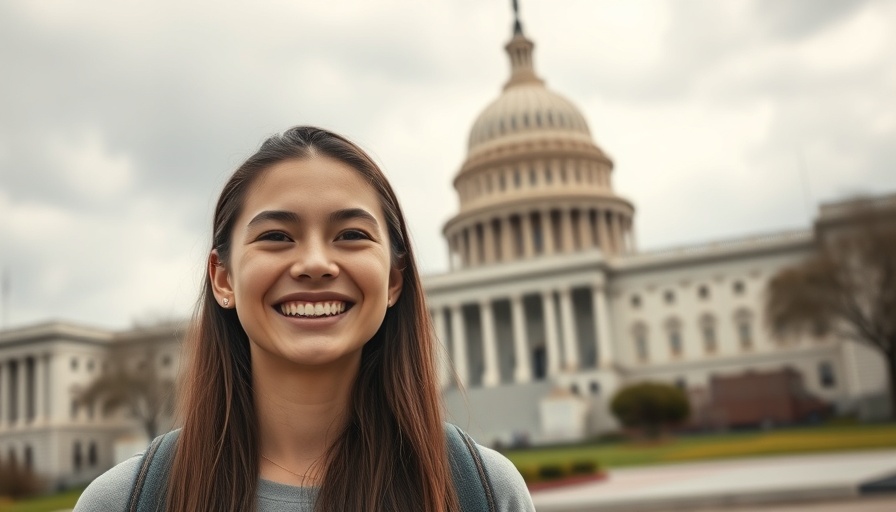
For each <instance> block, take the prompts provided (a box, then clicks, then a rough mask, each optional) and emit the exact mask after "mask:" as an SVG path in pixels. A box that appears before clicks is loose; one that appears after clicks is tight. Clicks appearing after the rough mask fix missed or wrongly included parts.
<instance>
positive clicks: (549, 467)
mask: <svg viewBox="0 0 896 512" xmlns="http://www.w3.org/2000/svg"><path fill="white" fill-rule="evenodd" d="M564 476H566V471H564V470H563V466H561V465H559V464H545V465H544V466H541V467H540V468H538V477H539V479H541V480H556V479H558V478H563V477H564Z"/></svg>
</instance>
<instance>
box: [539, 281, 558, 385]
mask: <svg viewBox="0 0 896 512" xmlns="http://www.w3.org/2000/svg"><path fill="white" fill-rule="evenodd" d="M541 307H542V310H543V312H544V335H545V342H546V343H547V356H548V376H554V375H557V373H558V372H559V370H560V345H559V344H558V342H557V313H556V311H555V310H554V292H553V291H550V290H548V291H544V292H542V293H541Z"/></svg>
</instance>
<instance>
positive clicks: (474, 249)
mask: <svg viewBox="0 0 896 512" xmlns="http://www.w3.org/2000/svg"><path fill="white" fill-rule="evenodd" d="M467 229H468V231H469V233H470V266H471V267H472V266H476V265H482V260H481V259H480V258H479V255H480V254H481V253H480V251H479V230H478V229H476V224H472V225H471V226H470V227H469V228H467Z"/></svg>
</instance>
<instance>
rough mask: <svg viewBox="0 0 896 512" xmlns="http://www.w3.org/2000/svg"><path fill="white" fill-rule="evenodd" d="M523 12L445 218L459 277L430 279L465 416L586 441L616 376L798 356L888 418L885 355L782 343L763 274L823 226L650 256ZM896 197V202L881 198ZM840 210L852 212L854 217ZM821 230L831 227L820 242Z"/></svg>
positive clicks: (499, 430) (470, 422) (540, 437)
mask: <svg viewBox="0 0 896 512" xmlns="http://www.w3.org/2000/svg"><path fill="white" fill-rule="evenodd" d="M533 47H534V45H533V43H532V42H531V41H530V40H528V39H527V38H526V37H525V36H524V34H523V31H522V28H521V26H520V23H519V21H517V22H516V24H515V27H514V34H513V37H512V39H511V40H510V42H509V43H508V44H507V46H506V47H505V49H506V51H507V54H508V56H509V57H510V65H511V73H510V78H509V80H508V81H507V83H506V84H505V85H504V89H503V92H502V93H501V95H500V96H499V97H498V98H497V99H496V100H495V101H493V102H492V103H491V104H490V105H488V106H487V107H486V108H485V110H483V111H482V113H481V114H480V115H479V117H478V118H477V119H476V121H475V122H474V124H473V128H472V129H471V131H470V137H469V145H468V153H467V157H466V160H465V161H464V163H463V164H462V166H461V168H460V171H459V172H458V173H457V176H456V178H455V180H454V187H455V189H456V190H457V193H458V196H459V199H460V211H459V212H458V213H457V215H455V216H454V217H453V218H451V219H450V220H449V221H448V222H447V223H446V225H445V228H444V235H445V238H446V240H447V242H448V247H449V259H450V262H451V270H450V271H449V272H448V273H446V274H442V275H432V276H428V277H427V278H426V279H425V286H426V292H427V297H428V299H429V304H430V308H431V313H432V316H433V323H434V325H435V327H436V330H437V334H438V337H439V339H440V340H442V342H443V345H444V348H445V353H446V354H447V356H446V359H450V363H449V364H446V365H445V366H446V368H450V367H453V369H454V373H455V375H456V377H457V379H458V380H459V381H460V382H461V383H462V384H463V387H464V388H465V389H466V391H465V392H461V391H458V390H457V389H456V388H455V387H454V386H453V384H452V377H451V372H450V371H446V372H445V373H444V374H443V379H444V380H443V382H444V385H445V393H444V395H445V398H446V401H447V403H448V409H449V412H450V413H451V415H452V417H453V419H454V420H455V421H456V422H458V423H459V424H461V425H464V426H466V427H467V428H468V429H469V430H470V431H471V433H472V434H473V435H474V437H477V438H478V439H479V440H480V441H482V442H495V441H501V442H513V441H515V440H518V439H519V438H520V436H522V437H524V438H525V439H527V440H529V441H532V442H547V441H553V440H558V439H564V438H580V437H582V436H584V435H589V434H594V433H598V432H601V431H604V430H608V429H613V428H615V422H614V421H613V419H612V417H611V415H610V414H609V412H608V407H607V401H608V399H609V398H610V397H611V396H612V394H613V392H614V391H615V390H616V389H618V388H619V386H620V385H623V384H626V383H632V382H637V381H642V380H656V381H665V382H669V383H676V384H678V385H679V386H681V387H683V388H685V389H687V390H689V391H693V392H698V391H701V390H702V391H703V392H705V390H706V389H707V387H708V385H709V380H710V378H711V377H713V376H725V375H736V374H740V373H743V372H745V371H748V370H753V371H765V370H781V369H784V368H785V367H792V368H794V369H796V370H798V372H799V373H801V374H802V376H803V381H804V383H805V385H806V387H807V389H808V391H809V392H810V393H812V394H813V395H815V396H816V397H818V398H820V399H822V400H824V401H826V402H830V403H832V404H834V405H835V406H836V408H837V410H838V411H840V412H843V413H847V412H853V413H856V414H859V415H860V416H863V417H871V416H875V415H881V414H885V413H886V411H885V407H886V405H885V404H886V400H885V397H886V389H887V388H886V386H887V380H886V379H887V376H886V373H885V366H884V362H883V359H882V358H881V357H879V356H878V354H877V353H876V352H873V351H872V350H870V349H868V348H866V347H864V346H859V345H856V344H854V343H850V342H844V341H841V340H836V339H830V338H825V339H808V338H807V339H801V340H788V341H786V342H782V341H779V340H775V339H773V338H772V337H771V336H770V335H769V333H768V332H767V331H766V329H765V324H764V321H763V318H762V316H763V293H764V290H765V285H766V282H767V281H768V279H769V278H770V277H772V276H773V275H774V274H775V273H776V272H777V271H778V270H780V269H782V268H784V267H786V266H790V265H794V264H797V263H799V262H800V261H801V260H803V259H804V258H806V257H808V256H810V255H811V254H812V253H813V251H814V250H815V249H814V248H815V244H816V243H817V239H816V237H817V236H823V233H824V226H825V225H827V224H829V222H828V221H829V220H830V219H831V218H834V217H837V216H838V215H839V214H838V209H837V205H825V206H822V209H821V215H820V218H819V223H818V225H817V226H816V227H817V228H818V229H816V230H811V229H807V230H805V231H798V232H788V233H775V234H769V235H765V236H760V237H753V238H748V239H740V240H728V241H722V242H717V243H712V244H709V245H705V246H693V247H684V248H681V249H675V250H667V251H657V252H646V253H642V252H638V251H637V249H636V246H635V237H634V223H633V218H634V214H635V208H634V205H632V204H631V202H629V201H627V200H626V199H624V198H622V197H620V196H619V195H617V194H616V193H615V192H614V190H613V186H612V172H613V163H612V162H611V161H610V159H609V158H608V157H607V156H606V154H605V153H604V152H603V151H602V150H601V149H600V148H599V147H598V146H597V145H596V144H595V143H594V141H593V140H592V137H591V134H590V132H589V130H588V126H587V123H586V122H585V119H584V116H583V115H582V114H581V113H580V112H579V110H578V109H577V108H576V107H575V106H574V105H573V104H572V103H571V102H570V101H568V100H567V99H565V98H563V97H562V96H560V95H558V94H556V93H555V92H553V91H551V90H549V89H548V88H546V87H545V84H544V82H543V81H542V80H541V79H540V78H539V77H538V75H537V74H536V72H535V69H534V66H533V59H532V50H533ZM879 201H880V202H881V203H887V204H890V205H892V206H893V207H896V195H892V196H888V197H885V198H881V199H880V200H879ZM840 214H842V212H840ZM818 233H822V234H821V235H818Z"/></svg>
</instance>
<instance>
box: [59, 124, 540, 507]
mask: <svg viewBox="0 0 896 512" xmlns="http://www.w3.org/2000/svg"><path fill="white" fill-rule="evenodd" d="M408 240H409V238H408V233H407V228H406V226H405V221H404V218H403V216H402V214H401V209H400V207H399V205H398V201H397V199H396V197H395V194H394V193H393V191H392V189H391V187H390V186H389V184H388V182H387V181H386V179H385V177H384V176H383V174H382V172H381V171H380V169H379V168H378V167H377V166H376V164H375V163H374V162H373V161H372V160H371V159H370V157H369V156H368V155H367V154H366V153H364V152H363V151H362V150H361V149H360V148H358V147H357V146H356V145H355V144H353V143H351V142H350V141H348V140H346V139H344V138H342V137H340V136H339V135H336V134H333V133H330V132H327V131H324V130H320V129H317V128H308V127H297V128H293V129H290V130H288V131H286V132H285V133H283V134H281V135H275V136H273V137H271V138H270V139H268V140H267V141H266V142H265V143H264V144H263V145H262V147H261V148H260V149H259V151H258V152H257V153H256V154H254V155H253V156H251V157H250V158H249V159H248V160H247V161H246V162H245V163H244V164H243V165H242V166H241V167H240V168H239V169H237V171H236V172H235V173H234V174H233V176H232V177H231V178H230V180H229V181H228V182H227V184H226V185H225V187H224V190H223V192H222V193H221V196H220V199H219V201H218V205H217V207H216V209H215V217H214V224H213V242H212V248H211V250H210V254H209V259H208V269H207V270H208V272H207V277H206V282H205V285H204V289H203V296H202V300H201V302H200V305H199V307H198V311H197V313H196V319H195V321H194V324H193V325H194V327H193V330H192V332H191V333H190V335H189V337H188V345H187V346H188V350H189V353H190V359H189V361H188V367H187V368H186V371H185V372H184V376H185V381H184V386H183V389H184V393H183V398H182V401H181V406H182V411H181V414H182V417H183V428H182V429H181V430H180V431H176V432H175V433H172V434H168V435H166V436H163V437H162V438H160V439H159V440H157V442H154V443H153V445H151V447H150V448H149V449H148V450H147V455H145V456H144V455H141V456H136V457H134V458H132V459H129V460H128V461H125V462H124V463H122V464H120V465H119V466H116V467H115V468H113V469H112V470H110V471H109V472H107V473H106V474H104V475H103V476H101V477H99V478H98V479H97V480H96V481H94V482H93V483H92V484H91V485H90V487H88V488H87V490H85V492H84V494H83V495H82V496H81V499H80V500H79V502H78V505H77V506H76V508H75V510H77V511H94V510H96V511H99V510H102V511H117V510H122V511H123V510H132V509H136V510H140V509H141V507H146V506H148V507H149V509H152V510H161V509H164V510H168V511H172V512H173V511H178V512H186V511H190V512H192V511H219V510H231V511H237V510H240V511H242V510H258V511H261V512H268V511H280V510H284V511H285V510H301V511H312V510H314V511H348V510H352V511H354V510H396V511H405V510H406V511H411V510H414V511H416V510H426V511H445V512H447V511H459V510H488V511H526V510H534V508H533V505H532V501H531V499H530V497H529V494H528V491H527V490H526V487H525V484H524V483H523V480H522V478H521V477H520V475H519V473H518V472H517V471H516V469H515V468H514V466H513V465H512V464H511V463H510V462H509V461H507V459H505V458H504V457H503V456H501V455H499V454H498V453H496V452H494V451H492V450H489V449H487V448H483V447H481V446H478V445H475V444H474V443H472V442H471V440H470V439H469V438H468V437H467V436H466V435H465V434H463V433H461V432H460V431H459V430H457V429H456V427H453V426H450V425H445V424H443V420H442V406H441V402H440V395H439V390H438V385H437V379H436V376H435V374H436V368H435V363H434V361H435V357H434V352H435V346H436V344H435V340H434V337H433V334H432V329H431V326H430V320H429V315H428V313H427V308H426V303H425V299H424V295H423V290H422V287H421V283H420V278H419V275H418V272H417V266H416V262H415V260H414V255H413V251H412V248H411V246H410V244H409V243H408ZM169 459H170V461H169ZM158 460H161V461H162V462H156V461H158ZM151 464H156V466H152V465H151ZM147 468H148V469H147ZM153 468H155V469H153ZM138 475H139V478H138ZM146 475H149V476H148V477H147V476H146ZM158 475H162V476H158ZM166 475H167V476H166ZM145 477H146V478H147V479H148V480H144V478H145ZM135 480H137V481H138V482H139V483H138V484H135V483H134V482H135ZM131 507H135V508H131Z"/></svg>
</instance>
